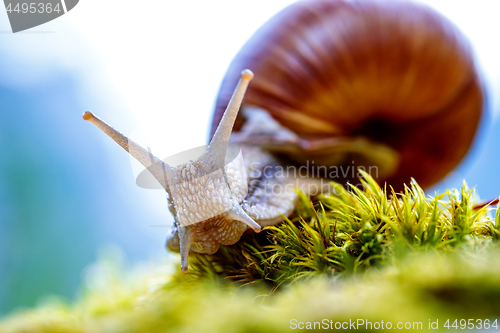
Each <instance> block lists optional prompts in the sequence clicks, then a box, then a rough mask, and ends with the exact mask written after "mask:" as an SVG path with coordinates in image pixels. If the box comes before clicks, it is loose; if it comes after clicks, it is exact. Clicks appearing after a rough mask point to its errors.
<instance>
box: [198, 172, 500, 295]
mask: <svg viewBox="0 0 500 333" xmlns="http://www.w3.org/2000/svg"><path fill="white" fill-rule="evenodd" d="M360 173H361V174H362V175H363V178H362V179H361V183H362V185H363V187H364V190H360V189H359V188H357V187H354V186H352V188H351V190H350V191H346V190H344V189H343V188H342V187H341V186H340V185H334V186H335V187H336V191H335V193H337V194H338V195H335V196H334V195H328V196H322V197H320V198H319V199H320V200H319V201H318V202H316V203H315V204H313V203H311V202H310V201H309V200H308V199H307V198H306V197H305V196H304V195H302V194H299V195H300V200H299V201H300V202H299V206H298V207H297V210H296V214H295V215H294V216H292V217H291V218H290V219H286V218H284V222H283V223H281V224H279V225H277V226H273V227H268V228H266V229H265V230H266V232H265V233H263V234H259V235H249V236H247V237H246V238H245V239H244V241H243V242H239V243H238V244H236V245H234V246H222V247H221V249H220V250H219V251H218V252H217V253H216V254H215V255H211V256H207V255H196V256H195V259H196V260H193V263H192V268H193V270H194V271H195V274H196V275H197V276H198V277H205V276H221V277H228V278H230V279H231V280H233V281H237V282H242V283H257V282H263V283H264V284H266V285H270V286H271V287H274V288H276V287H278V286H280V285H282V284H283V283H288V282H297V281H298V280H300V279H307V278H311V277H314V276H317V275H321V276H333V277H335V276H346V275H351V274H353V273H357V272H363V271H366V270H367V269H370V268H372V267H381V266H384V265H388V264H391V263H392V262H394V261H395V260H397V259H398V258H402V257H404V256H406V255H407V254H408V253H411V252H414V251H429V250H430V251H441V252H446V251H451V250H453V249H454V248H456V247H458V246H469V247H474V246H480V244H481V243H484V242H491V241H492V240H494V239H498V237H499V231H498V230H499V218H498V216H497V218H496V219H495V220H492V219H491V218H489V216H488V209H487V207H481V208H478V209H474V191H473V190H471V189H469V188H468V187H467V185H466V184H465V183H464V185H463V187H462V188H461V190H460V191H457V190H454V191H446V192H445V193H442V194H439V195H436V196H435V197H426V196H425V193H424V191H423V190H422V188H421V187H419V186H418V184H417V183H416V182H415V181H412V182H411V184H410V186H409V187H406V188H405V191H404V192H403V193H395V192H394V191H393V190H392V189H391V190H390V191H389V190H388V189H387V188H381V187H380V186H379V185H378V184H377V183H376V182H375V181H374V180H373V178H371V177H370V176H369V175H368V174H366V173H364V172H363V171H361V170H360Z"/></svg>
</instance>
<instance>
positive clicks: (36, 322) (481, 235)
mask: <svg viewBox="0 0 500 333" xmlns="http://www.w3.org/2000/svg"><path fill="white" fill-rule="evenodd" d="M363 184H364V190H362V191H361V190H359V189H356V188H353V189H352V190H351V191H342V192H341V194H340V195H338V196H323V197H321V198H320V200H319V201H318V202H316V203H314V204H312V203H311V202H309V200H307V199H306V198H305V197H304V196H302V195H301V196H300V203H299V205H298V207H297V211H296V214H295V215H294V216H292V217H290V219H284V222H283V223H282V224H280V225H278V226H274V227H269V228H266V230H265V232H262V233H261V234H258V235H247V236H245V238H244V239H243V241H241V242H239V243H238V244H236V245H233V246H225V247H221V249H220V251H219V252H217V253H216V254H215V255H212V256H207V255H196V256H194V257H193V258H191V267H190V273H189V274H183V273H180V272H179V270H178V265H177V263H167V264H162V265H156V266H152V265H150V266H149V267H142V268H136V269H133V270H127V271H125V270H124V269H123V268H121V267H120V265H119V264H118V263H119V262H120V260H118V259H117V256H116V255H114V256H111V257H109V258H104V259H102V260H101V261H100V262H98V263H96V264H95V265H93V266H92V267H90V268H89V269H88V270H87V272H88V274H87V275H88V278H87V282H86V283H85V286H84V288H83V292H82V296H81V298H80V300H79V301H78V302H76V303H74V304H68V303H65V302H62V301H60V300H57V299H55V300H54V299H53V300H52V301H50V302H46V303H45V304H43V305H40V306H39V307H38V308H36V309H31V310H24V311H20V312H17V313H13V314H11V315H9V316H8V317H6V318H4V319H3V320H2V321H1V322H0V332H195V331H196V332H256V331H258V332H276V331H288V330H289V329H290V325H291V324H290V321H291V320H292V319H296V320H297V322H315V321H316V322H322V320H323V319H326V320H328V321H330V320H331V321H332V322H333V323H335V322H344V321H347V322H349V320H354V321H356V320H357V319H363V320H365V321H371V322H380V321H381V320H384V322H388V321H390V322H391V323H393V325H396V324H397V323H398V322H412V323H413V322H422V328H423V329H424V330H426V329H427V328H428V323H429V320H431V321H435V320H439V322H440V328H443V324H444V322H445V320H446V319H452V320H455V319H461V318H474V319H486V318H494V316H497V315H498V313H499V311H500V246H499V244H498V239H499V236H500V227H499V226H500V216H499V214H498V210H497V215H496V216H495V217H494V218H493V217H490V215H489V212H488V208H479V209H475V208H474V207H475V206H474V199H475V197H474V192H473V190H471V189H469V188H467V186H466V185H465V184H464V186H463V187H462V189H461V190H460V191H447V192H445V193H443V194H439V195H436V196H434V197H426V196H425V194H424V192H423V191H422V189H421V188H420V187H419V186H418V185H417V184H416V183H415V182H412V184H411V185H410V187H408V188H407V189H406V190H405V191H404V193H402V194H395V193H393V191H392V190H391V189H390V188H389V189H382V188H380V187H379V186H378V185H377V184H376V183H375V182H374V181H373V179H371V178H370V177H369V176H368V175H364V179H363ZM358 328H359V330H358V331H364V330H365V331H371V329H370V327H369V326H368V327H366V326H360V327H358ZM373 330H374V331H376V330H375V329H373Z"/></svg>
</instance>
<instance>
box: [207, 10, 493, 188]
mask: <svg viewBox="0 0 500 333" xmlns="http://www.w3.org/2000/svg"><path fill="white" fill-rule="evenodd" d="M245 68H249V69H250V70H252V71H253V72H254V74H255V79H254V81H253V82H252V84H251V85H250V87H249V88H248V92H247V95H246V97H245V101H244V104H251V105H256V106H259V107H261V108H263V109H265V110H267V111H268V112H269V113H270V114H271V115H272V116H273V117H274V118H275V119H276V120H278V121H279V122H280V123H281V124H282V125H285V126H286V127H287V128H289V129H291V130H292V131H294V132H295V133H297V134H299V135H300V136H302V137H304V138H310V137H349V136H365V137H368V138H370V139H371V140H373V141H375V142H380V143H385V144H386V145H388V146H390V147H392V148H393V149H395V150H396V151H397V152H398V153H399V154H400V164H399V167H398V170H397V172H396V173H394V174H393V175H392V176H391V177H390V178H389V179H379V181H387V182H388V183H389V184H391V185H393V186H394V187H395V188H397V189H401V188H402V184H403V183H408V182H409V180H410V177H414V178H415V179H416V180H417V181H418V182H419V184H420V185H422V186H423V187H426V186H429V185H431V184H433V183H435V182H436V181H438V180H440V179H441V178H443V177H444V176H445V175H446V174H447V173H448V172H449V171H451V170H452V169H453V168H454V167H455V166H456V165H457V164H458V163H459V161H460V160H461V159H462V158H463V157H464V156H465V154H466V153H467V151H468V149H469V147H470V145H471V143H472V140H473V138H474V135H475V131H476V129H477V126H478V123H479V120H480V117H481V113H482V108H483V91H482V87H481V82H480V79H479V75H478V73H477V70H476V67H475V64H474V60H473V56H472V52H471V48H470V46H469V44H468V41H467V40H466V38H465V37H464V35H463V34H462V33H461V32H460V31H459V30H458V29H457V28H456V27H455V26H454V25H453V24H452V23H451V22H450V21H449V20H448V19H446V18H445V17H443V16H442V15H440V14H439V13H437V12H436V11H434V10H432V9H431V8H429V7H427V6H426V5H423V4H418V3H413V2H403V1H374V0H366V1H361V0H360V1H342V0H312V1H311V0H306V1H300V2H297V3H295V4H292V5H291V6H289V7H287V8H285V9H284V10H283V11H281V12H280V13H278V14H277V15H276V16H274V17H273V18H272V19H271V20H270V21H268V22H267V23H266V24H265V25H264V26H262V27H261V28H260V29H259V30H258V31H257V32H256V33H255V35H254V36H253V37H252V38H251V39H250V40H249V41H248V42H247V43H246V45H245V46H244V47H243V49H242V50H241V51H240V52H239V54H238V55H237V56H236V57H235V59H234V60H233V62H232V63H231V65H230V67H229V69H228V71H227V74H226V76H225V78H224V80H223V83H222V86H221V88H220V92H219V96H218V98H217V102H216V108H215V111H214V117H213V123H212V131H211V135H213V133H214V131H215V129H216V128H217V125H218V123H219V121H220V119H221V117H222V114H223V111H224V109H225V107H226V105H227V103H228V101H229V99H230V97H231V94H232V91H233V88H234V86H235V85H236V82H237V80H238V79H239V76H240V73H241V70H242V69H245ZM240 118H241V117H240ZM243 121H244V119H238V122H237V123H236V125H235V129H234V130H238V128H239V127H241V124H242V122H243Z"/></svg>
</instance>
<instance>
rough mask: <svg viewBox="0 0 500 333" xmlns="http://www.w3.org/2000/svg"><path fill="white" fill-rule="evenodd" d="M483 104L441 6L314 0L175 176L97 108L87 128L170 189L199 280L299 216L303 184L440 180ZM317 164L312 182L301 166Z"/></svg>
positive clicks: (227, 89) (252, 55)
mask: <svg viewBox="0 0 500 333" xmlns="http://www.w3.org/2000/svg"><path fill="white" fill-rule="evenodd" d="M244 68H249V69H250V70H251V71H250V70H245V71H243V72H241V70H242V69H244ZM252 72H253V73H255V79H254V80H253V81H252V83H251V84H249V83H250V80H252V78H253V75H254V74H253V73H252ZM235 86H236V90H235V91H234V93H233V89H234V87H235ZM245 92H246V95H245ZM244 95H245V100H244V101H243V96H244ZM243 102H244V103H243ZM482 103H483V95H482V89H481V84H480V80H479V76H478V74H477V71H476V68H475V65H474V61H473V58H472V56H471V51H470V48H469V45H468V43H467V41H466V40H465V38H464V37H463V35H462V34H461V33H460V32H459V31H458V30H457V29H456V28H455V27H454V25H453V24H451V23H450V22H449V21H448V20H446V19H445V18H443V17H442V16H441V15H439V14H438V13H436V12H434V11H433V10H431V9H430V8H428V7H425V6H423V5H419V4H415V3H411V2H399V1H397V2H396V1H394V2H393V1H376V0H367V1H342V0H305V1H300V2H297V3H295V4H292V5H291V6H289V7H288V8H286V9H284V10H283V11H282V12H280V13H279V14H277V15H276V16H275V17H274V18H273V19H271V20H270V21H269V22H268V23H266V24H265V25H264V26H263V27H262V28H261V29H260V30H259V31H258V32H257V33H256V34H255V35H254V36H253V37H252V38H251V39H250V40H249V42H248V43H247V44H246V45H245V46H244V47H243V49H242V50H241V52H240V53H239V54H238V55H237V56H236V58H235V59H234V61H233V62H232V64H231V65H230V67H229V70H228V72H227V74H226V77H225V79H224V80H223V83H222V85H221V89H220V93H219V96H218V98H217V103H216V107H215V111H214V117H213V124H212V130H211V140H210V144H209V145H208V147H207V149H206V151H205V152H204V153H203V154H202V155H201V156H200V157H199V158H198V159H197V160H194V161H190V162H188V163H185V164H182V165H179V166H176V167H174V166H169V165H168V164H167V163H165V162H164V161H162V160H161V159H159V158H157V157H155V156H153V155H152V154H151V153H150V152H148V151H147V150H146V149H144V148H142V147H140V146H139V145H138V144H136V143H135V142H133V141H131V140H129V139H128V138H126V137H125V136H123V135H122V134H121V133H119V132H117V131H116V130H114V129H113V128H112V127H110V126H109V125H107V124H106V123H104V122H103V121H101V120H100V119H99V118H97V117H95V116H94V115H93V114H91V113H90V112H87V113H85V115H84V119H86V120H89V121H91V122H93V123H94V124H95V125H96V126H98V127H99V128H100V129H101V130H103V131H104V132H105V133H106V134H108V135H109V136H110V137H111V138H112V139H114V140H115V141H116V142H117V143H118V144H120V145H121V146H122V147H123V148H124V149H125V150H127V151H128V152H129V153H130V154H132V155H133V156H134V157H135V158H136V159H137V160H138V161H139V162H141V163H142V164H143V165H144V166H145V167H146V168H148V170H149V171H150V172H151V174H153V176H154V177H155V178H156V179H157V180H158V182H159V183H160V184H161V185H162V187H163V188H164V189H165V190H166V191H167V193H168V200H169V207H170V210H171V212H172V214H173V215H174V218H175V222H174V227H173V230H172V233H171V234H170V235H169V236H168V238H167V247H168V248H169V249H171V250H173V251H179V252H180V253H181V267H182V270H183V271H186V270H187V267H188V254H189V251H194V252H198V253H207V254H212V253H215V252H216V251H217V250H218V248H219V246H220V244H224V245H230V244H234V243H236V242H237V241H238V240H239V239H240V237H241V235H242V234H243V233H244V232H245V231H246V230H248V229H253V230H254V231H255V232H259V231H260V230H261V228H262V227H265V226H267V225H274V224H276V223H279V222H280V221H281V220H282V216H288V215H290V214H291V213H292V212H293V210H294V207H295V202H296V199H297V194H296V192H295V190H294V187H298V188H299V189H302V190H303V191H304V192H306V194H309V195H316V194H318V193H321V192H323V191H325V190H328V188H329V187H328V186H329V185H328V182H323V181H324V180H325V179H326V180H335V181H337V182H339V180H340V181H341V182H342V181H349V180H351V181H352V180H353V179H354V178H356V176H357V174H356V173H352V176H351V173H344V174H342V175H341V177H339V178H341V179H337V176H335V175H333V176H332V174H331V173H329V169H328V167H332V166H340V167H346V168H352V170H354V168H357V167H361V168H365V170H368V169H369V168H370V167H372V166H375V167H376V174H372V176H374V178H376V179H377V180H378V181H379V182H384V181H387V182H388V183H389V184H390V185H392V186H393V187H394V188H395V189H396V190H398V189H401V188H402V187H403V185H404V183H405V182H408V181H409V180H410V178H411V177H414V178H416V180H417V181H418V182H419V183H420V184H421V185H422V186H424V187H425V186H429V185H431V184H433V183H435V182H436V181H437V180H439V179H441V178H442V177H443V176H444V175H446V173H448V172H449V171H451V169H452V168H453V167H455V166H456V164H457V163H458V162H459V161H460V160H461V159H462V158H463V156H464V155H465V154H466V152H467V150H468V148H469V146H470V144H471V142H472V140H473V137H474V134H475V131H476V128H477V125H478V122H479V119H480V116H481V111H482ZM240 107H241V112H240V113H239V115H238V112H239V110H240ZM233 129H234V132H232V131H233ZM230 151H231V152H232V157H231V158H228V155H231V154H230V153H229V152H230ZM310 162H311V163H310ZM313 164H314V165H315V166H316V168H318V167H320V166H322V167H325V168H324V169H321V170H322V171H315V170H313V168H312V166H313ZM304 166H306V169H307V170H308V172H307V175H306V176H304V175H302V174H300V173H299V174H297V173H295V172H290V170H294V169H293V168H292V169H289V168H288V167H295V168H297V167H304ZM284 170H285V171H284ZM302 185H306V187H305V188H304V187H302ZM311 185H313V186H311ZM276 188H278V191H276V190H275V189H276ZM312 188H313V189H314V190H311V189H312Z"/></svg>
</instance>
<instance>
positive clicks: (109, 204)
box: [0, 0, 500, 315]
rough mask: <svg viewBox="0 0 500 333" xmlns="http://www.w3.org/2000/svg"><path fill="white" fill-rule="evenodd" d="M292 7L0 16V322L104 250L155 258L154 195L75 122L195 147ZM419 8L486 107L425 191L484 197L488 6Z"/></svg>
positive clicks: (492, 114)
mask: <svg viewBox="0 0 500 333" xmlns="http://www.w3.org/2000/svg"><path fill="white" fill-rule="evenodd" d="M291 2H292V1H291V0H274V1H263V0H254V1H247V2H239V1H222V0H212V1H210V2H208V1H160V0H148V1H140V2H138V1H136V2H132V1H117V0H107V1H97V0H94V1H92V0H82V1H80V3H79V4H78V5H77V6H76V7H75V8H74V9H73V10H72V11H71V12H69V13H68V14H66V15H64V16H62V17H60V18H58V19H56V20H54V21H52V22H48V23H46V24H44V25H42V26H39V27H35V28H33V29H30V30H27V31H25V32H20V33H16V34H12V32H11V30H10V25H9V22H8V18H7V14H6V12H5V11H4V10H0V116H1V117H0V315H3V314H5V313H6V312H8V311H11V310H12V309H14V308H17V307H27V306H33V305H35V304H36V302H37V301H38V300H40V299H41V298H43V297H44V296H46V295H50V294H56V295H60V296H63V297H66V298H68V299H73V298H74V297H76V295H77V291H78V288H79V286H80V284H81V280H82V272H84V268H85V267H86V266H87V265H88V264H89V263H91V262H93V261H95V260H96V256H97V254H98V252H99V250H100V249H102V248H103V247H106V246H108V245H110V244H111V245H114V246H116V247H118V248H121V249H122V250H123V252H124V254H125V255H126V257H127V258H128V259H129V262H131V263H133V262H138V261H144V260H151V259H154V260H156V259H158V258H160V259H162V258H166V257H167V256H168V254H167V252H166V251H165V249H164V242H165V235H166V233H167V232H168V231H169V226H170V224H171V222H172V217H171V216H170V213H169V212H168V209H167V201H166V200H165V198H166V195H165V193H164V191H161V190H146V189H142V188H139V187H138V186H136V185H135V176H136V175H137V174H138V173H139V172H140V171H141V168H140V166H139V165H138V164H137V163H136V162H135V161H133V160H131V159H130V158H129V156H128V154H127V153H125V152H124V151H123V150H122V149H120V148H119V147H118V146H117V145H116V143H114V142H113V141H111V140H110V139H109V138H108V137H106V136H105V135H103V134H102V133H101V132H100V131H98V130H97V129H96V128H95V127H94V126H93V125H91V124H89V123H88V122H84V121H83V120H82V118H81V115H82V113H83V112H84V111H85V110H92V111H94V112H95V113H96V114H97V115H99V116H100V117H101V118H102V119H104V120H105V121H107V122H108V123H110V124H111V125H113V126H114V127H115V128H117V129H119V130H120V131H122V132H123V133H125V134H127V135H130V136H131V137H132V138H134V139H136V140H137V141H139V142H140V143H141V144H143V145H145V146H148V147H151V148H152V150H153V152H154V153H155V154H156V155H158V156H162V157H165V156H169V155H172V154H175V153H177V152H180V151H183V150H186V149H189V148H193V147H197V146H201V145H203V144H205V143H206V138H207V132H208V125H209V123H210V122H209V119H210V117H211V113H212V108H213V104H214V102H215V98H216V95H217V91H218V88H219V85H220V82H221V80H222V78H223V75H224V73H225V71H226V68H227V67H228V65H229V63H230V61H231V59H232V58H233V57H234V55H235V54H236V53H237V52H238V50H239V49H240V48H241V46H242V45H243V44H244V43H245V41H246V40H247V39H248V38H249V37H250V36H251V35H252V34H253V33H254V31H255V30H256V29H257V28H258V27H259V26H261V25H262V24H263V23H264V22H265V21H267V20H268V19H269V18H270V17H271V16H272V15H274V14H275V13H276V12H278V11H279V10H281V9H282V8H284V7H285V6H286V5H288V4H290V3H291ZM425 2H426V3H428V4H429V5H431V6H432V7H434V8H436V9H437V10H438V11H440V12H442V13H443V14H444V15H446V16H447V17H448V18H450V19H451V20H452V21H454V22H455V23H456V24H457V25H458V26H459V27H460V28H461V29H462V31H463V32H464V33H465V34H466V35H467V36H468V37H469V38H470V41H471V43H472V45H473V47H474V49H475V53H476V56H477V59H478V63H479V65H480V67H481V69H482V72H483V74H484V80H485V83H486V86H487V95H488V101H487V111H488V114H487V115H486V116H485V117H483V121H482V124H481V128H480V130H479V132H478V137H477V139H476V142H475V144H474V147H473V149H472V151H471V153H470V154H469V155H468V157H467V159H466V160H464V162H463V163H462V164H461V165H460V166H459V167H458V168H457V169H456V170H455V171H454V172H453V173H451V174H450V175H449V177H448V178H447V179H445V180H443V182H441V183H440V184H438V185H437V186H436V187H435V188H433V189H431V191H430V192H429V193H432V192H433V191H435V190H443V189H446V188H449V187H457V186H460V185H461V182H462V180H463V179H465V180H467V182H468V183H469V185H471V186H476V189H477V191H478V193H479V194H480V197H481V198H483V199H485V200H486V199H491V198H494V197H497V196H498V195H500V175H498V173H497V172H496V171H497V170H498V163H499V162H500V158H499V156H500V146H499V145H498V142H499V139H500V119H499V115H500V62H499V61H498V59H500V45H499V44H498V43H497V42H496V41H497V36H496V33H497V32H498V31H500V21H499V20H498V18H497V15H498V14H497V13H498V12H499V9H500V3H497V2H494V1H486V0H479V1H475V2H474V6H473V10H472V9H471V3H470V1H457V0H448V1H445V0H426V1H425ZM173 258H176V256H173Z"/></svg>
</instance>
